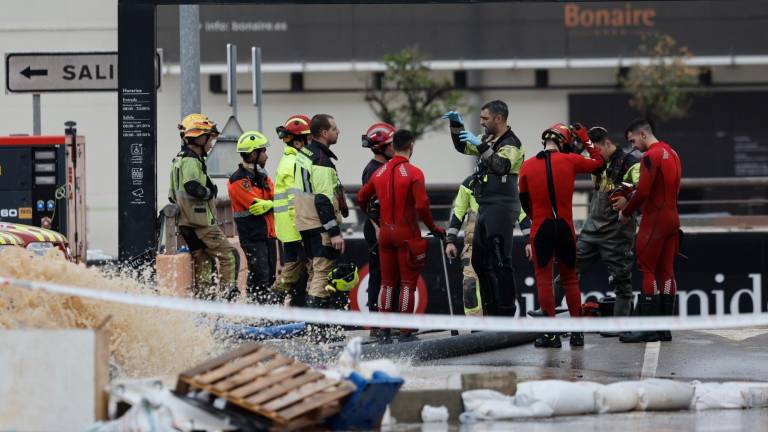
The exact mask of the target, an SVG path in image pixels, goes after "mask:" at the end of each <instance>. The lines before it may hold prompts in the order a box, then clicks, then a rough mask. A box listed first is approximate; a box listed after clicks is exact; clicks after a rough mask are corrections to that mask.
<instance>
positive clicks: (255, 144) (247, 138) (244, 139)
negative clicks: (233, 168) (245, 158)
mask: <svg viewBox="0 0 768 432" xmlns="http://www.w3.org/2000/svg"><path fill="white" fill-rule="evenodd" d="M267 147H269V140H268V139H267V137H266V136H264V134H263V133H261V132H259V131H248V132H245V133H244V134H242V135H240V138H239V139H238V140H237V152H238V153H250V152H252V151H254V150H258V149H262V148H267Z"/></svg>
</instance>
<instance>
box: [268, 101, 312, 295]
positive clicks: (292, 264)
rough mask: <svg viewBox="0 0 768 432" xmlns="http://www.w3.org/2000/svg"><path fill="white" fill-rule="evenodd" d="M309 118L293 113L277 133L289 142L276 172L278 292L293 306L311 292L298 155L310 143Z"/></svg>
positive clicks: (276, 286)
mask: <svg viewBox="0 0 768 432" xmlns="http://www.w3.org/2000/svg"><path fill="white" fill-rule="evenodd" d="M309 122H310V120H309V117H307V116H305V115H300V114H299V115H293V116H291V117H289V118H288V120H286V122H285V123H284V124H283V125H281V126H278V127H277V136H278V137H279V138H280V139H281V140H282V141H283V142H284V143H285V147H284V148H283V157H282V158H280V162H279V163H278V164H277V171H276V172H275V199H274V209H273V212H274V216H275V234H276V235H277V239H278V240H280V243H281V244H282V254H281V257H282V261H283V265H282V269H281V271H280V275H279V276H278V278H277V283H275V291H276V292H277V293H281V295H284V296H285V295H287V296H288V297H289V298H290V300H289V303H290V305H291V306H304V302H305V300H306V295H307V289H306V286H307V277H308V275H307V266H308V263H307V258H306V255H305V254H304V247H303V246H302V244H301V234H300V233H299V231H298V230H297V229H296V203H295V197H294V191H295V187H296V186H295V173H296V155H297V153H298V151H299V150H301V149H302V148H304V146H306V145H307V144H308V143H309V136H310V131H309Z"/></svg>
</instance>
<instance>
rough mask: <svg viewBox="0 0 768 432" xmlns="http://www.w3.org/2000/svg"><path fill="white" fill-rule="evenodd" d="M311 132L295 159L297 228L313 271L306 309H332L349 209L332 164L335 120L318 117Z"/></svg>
mask: <svg viewBox="0 0 768 432" xmlns="http://www.w3.org/2000/svg"><path fill="white" fill-rule="evenodd" d="M310 130H311V132H312V137H313V139H312V141H311V142H310V143H309V144H308V145H307V146H306V147H304V148H302V149H301V151H300V152H299V153H298V154H297V157H296V162H297V163H296V179H295V181H296V228H297V229H298V230H299V232H300V233H301V240H302V243H303V244H304V251H305V253H306V254H307V257H308V258H309V259H310V264H311V267H312V271H311V274H310V281H309V286H308V288H307V306H309V307H314V308H329V307H330V297H331V292H332V291H329V290H328V289H327V288H326V287H327V286H328V274H329V273H330V272H331V271H332V270H334V267H335V266H336V260H337V259H338V257H339V256H340V254H342V253H344V239H343V238H342V236H341V227H340V224H341V218H342V216H347V215H348V214H349V209H348V208H347V207H346V201H345V198H344V191H343V189H342V187H341V183H340V182H339V176H338V174H337V172H336V166H335V165H334V163H333V160H334V159H336V155H335V154H333V152H332V151H331V148H330V146H331V145H333V144H336V141H337V140H338V137H339V128H338V126H337V125H336V120H335V119H334V118H333V117H332V116H330V115H328V114H317V115H315V116H314V117H313V118H312V121H311V122H310Z"/></svg>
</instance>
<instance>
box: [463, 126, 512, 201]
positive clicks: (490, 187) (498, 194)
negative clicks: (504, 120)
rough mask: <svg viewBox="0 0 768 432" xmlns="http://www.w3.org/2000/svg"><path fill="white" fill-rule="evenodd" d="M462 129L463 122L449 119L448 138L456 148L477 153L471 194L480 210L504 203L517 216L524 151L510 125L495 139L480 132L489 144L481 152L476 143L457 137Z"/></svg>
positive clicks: (470, 153)
mask: <svg viewBox="0 0 768 432" xmlns="http://www.w3.org/2000/svg"><path fill="white" fill-rule="evenodd" d="M462 130H464V126H463V125H461V124H458V123H455V122H453V121H451V139H452V140H453V146H454V147H455V148H456V150H458V151H459V152H461V153H464V154H467V155H472V156H479V158H478V160H477V166H476V168H475V173H474V177H475V179H476V181H475V182H473V188H472V194H473V195H474V197H475V199H476V200H477V202H478V204H480V207H481V210H480V211H482V207H483V206H486V205H488V206H490V205H503V206H505V207H508V208H509V209H510V210H511V212H512V213H513V214H514V215H515V216H517V214H518V213H519V212H520V197H519V195H518V185H517V183H518V174H519V173H520V166H521V165H522V164H523V160H524V159H525V151H524V150H523V146H522V143H521V142H520V139H518V138H517V135H515V133H514V132H512V129H510V128H509V127H507V130H506V131H505V132H504V133H503V134H501V135H500V136H498V137H495V138H494V137H493V136H490V135H487V134H486V135H483V136H482V137H481V141H482V142H484V143H487V144H489V145H490V148H488V150H486V151H485V152H484V153H483V154H480V151H479V150H478V148H477V146H475V145H473V144H470V143H468V142H465V141H461V140H460V139H459V134H460V133H461V131H462Z"/></svg>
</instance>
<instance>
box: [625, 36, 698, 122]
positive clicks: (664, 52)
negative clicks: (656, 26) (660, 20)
mask: <svg viewBox="0 0 768 432" xmlns="http://www.w3.org/2000/svg"><path fill="white" fill-rule="evenodd" d="M638 48H639V54H640V56H641V57H646V58H649V59H650V61H649V62H648V63H647V64H646V63H644V64H638V65H635V66H633V67H632V68H631V69H630V71H629V74H627V76H626V77H624V78H622V79H621V80H620V83H621V85H622V86H624V88H626V89H627V91H629V93H630V95H631V99H630V102H629V103H630V105H631V106H633V107H634V108H636V109H637V110H638V111H640V112H641V113H643V115H645V116H646V117H647V118H650V119H653V120H656V121H666V120H670V119H674V118H682V117H685V116H686V115H687V114H688V109H689V108H690V106H691V99H690V94H689V93H688V92H686V91H685V87H687V86H692V85H694V84H696V78H697V70H696V69H695V68H692V67H690V66H688V65H686V60H688V59H689V58H690V57H691V53H690V52H689V51H688V49H687V48H686V47H683V46H678V45H677V43H676V41H675V39H674V38H672V36H669V35H665V34H658V33H653V34H650V35H646V36H644V37H643V40H642V42H641V43H640V46H639V47H638Z"/></svg>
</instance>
